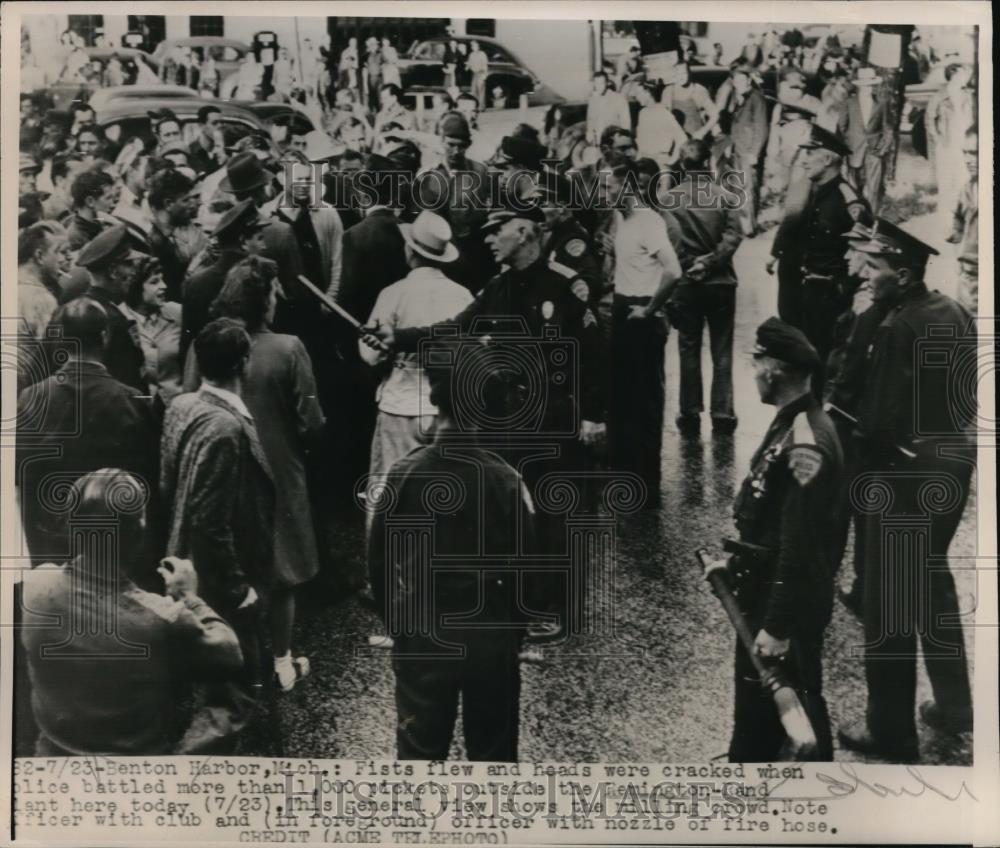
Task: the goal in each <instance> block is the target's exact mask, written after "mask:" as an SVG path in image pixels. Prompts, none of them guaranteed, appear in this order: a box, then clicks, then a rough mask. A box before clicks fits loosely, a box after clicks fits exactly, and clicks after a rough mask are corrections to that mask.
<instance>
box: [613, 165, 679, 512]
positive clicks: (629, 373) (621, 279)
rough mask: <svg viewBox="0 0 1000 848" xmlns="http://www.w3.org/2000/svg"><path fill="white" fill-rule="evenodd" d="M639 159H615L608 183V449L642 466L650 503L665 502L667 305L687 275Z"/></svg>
mask: <svg viewBox="0 0 1000 848" xmlns="http://www.w3.org/2000/svg"><path fill="white" fill-rule="evenodd" d="M638 185H639V180H638V172H637V169H636V166H635V165H634V164H633V163H632V162H625V163H623V164H620V165H617V166H615V167H614V168H613V169H612V170H611V172H610V173H609V174H608V176H607V180H606V183H605V186H606V191H607V193H608V196H607V199H608V201H609V203H610V205H611V207H612V208H613V209H614V210H615V211H614V225H615V237H614V241H615V276H614V291H615V294H614V304H613V307H612V337H611V338H612V340H611V368H612V375H613V376H612V379H611V397H610V399H609V403H608V450H609V454H610V458H611V463H612V467H614V468H615V469H616V470H619V471H630V472H633V473H635V474H638V475H639V476H640V477H641V478H642V480H643V482H644V484H645V486H646V498H645V508H646V509H651V508H656V507H657V506H659V503H660V447H661V444H662V442H663V407H664V403H665V394H664V390H665V379H664V375H663V365H664V354H665V350H666V343H667V330H668V327H667V323H666V319H665V318H664V317H663V313H662V311H661V307H663V305H664V304H665V303H666V301H667V298H668V297H669V296H670V293H671V291H673V289H674V286H675V285H676V284H677V282H678V280H679V279H680V277H681V267H680V263H679V261H678V259H677V253H676V251H675V250H674V247H673V245H672V244H671V243H670V239H669V237H668V236H667V225H666V222H665V221H664V220H663V218H662V217H661V216H660V214H659V213H658V212H656V211H654V210H652V209H649V208H647V207H646V206H644V205H642V203H643V201H642V200H641V194H640V191H639V189H638Z"/></svg>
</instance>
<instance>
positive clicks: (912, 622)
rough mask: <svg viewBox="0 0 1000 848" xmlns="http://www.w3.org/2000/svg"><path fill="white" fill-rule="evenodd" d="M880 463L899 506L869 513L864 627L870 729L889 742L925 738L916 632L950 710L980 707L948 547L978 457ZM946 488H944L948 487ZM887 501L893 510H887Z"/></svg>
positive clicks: (942, 700) (865, 522) (882, 475)
mask: <svg viewBox="0 0 1000 848" xmlns="http://www.w3.org/2000/svg"><path fill="white" fill-rule="evenodd" d="M867 470H874V471H880V470H881V471H882V472H883V473H880V474H879V479H880V485H883V486H888V487H889V490H890V492H891V496H892V498H891V510H892V512H891V514H887V511H883V512H879V513H865V514H864V516H863V517H862V523H863V525H864V529H863V536H864V546H865V562H864V581H865V582H864V593H865V594H864V599H865V603H864V611H865V616H864V629H865V646H864V649H865V677H866V679H867V681H868V709H867V716H868V727H869V730H870V731H871V733H872V734H873V736H876V737H878V738H879V739H882V740H885V741H886V743H887V744H899V745H900V746H903V745H908V744H912V743H913V742H915V741H916V738H917V728H916V721H915V718H914V706H915V702H916V687H917V640H918V639H919V640H920V645H921V648H922V650H923V654H924V662H925V664H926V666H927V676H928V677H929V678H930V682H931V687H932V689H933V691H934V698H935V700H936V701H937V703H938V704H939V705H940V707H941V708H942V709H943V710H945V711H951V710H956V711H960V710H968V709H970V708H971V705H972V697H971V693H970V689H969V675H968V668H967V664H966V655H965V644H964V641H963V638H962V626H961V622H960V619H959V606H958V597H957V594H956V592H955V580H954V578H953V577H952V574H951V571H950V569H949V567H948V561H947V555H948V546H949V545H950V544H951V540H952V538H953V537H954V535H955V531H956V530H957V529H958V525H959V522H960V521H961V518H962V512H963V510H964V508H965V503H966V500H967V499H968V495H969V487H970V483H971V476H972V465H971V464H970V463H968V462H965V461H963V460H961V459H956V458H953V457H937V456H935V457H930V458H929V457H924V456H919V457H917V458H916V459H914V460H911V461H910V462H908V463H907V465H906V468H905V472H903V473H901V472H899V471H894V470H892V469H889V470H884V469H879V468H874V469H873V468H871V467H869V468H868V469H867ZM942 492H943V494H942ZM888 509H889V507H887V508H886V510H888Z"/></svg>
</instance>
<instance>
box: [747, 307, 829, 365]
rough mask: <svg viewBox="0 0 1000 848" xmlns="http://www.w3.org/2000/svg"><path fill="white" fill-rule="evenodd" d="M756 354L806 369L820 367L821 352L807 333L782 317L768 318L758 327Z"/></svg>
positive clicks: (754, 351)
mask: <svg viewBox="0 0 1000 848" xmlns="http://www.w3.org/2000/svg"><path fill="white" fill-rule="evenodd" d="M753 355H754V356H770V357H771V358H772V359H777V360H779V361H781V362H785V363H787V364H789V365H794V366H796V367H798V368H802V369H803V370H806V371H812V370H814V369H816V368H818V367H819V365H820V359H819V354H818V353H817V352H816V348H814V347H813V346H812V345H811V344H810V343H809V339H807V338H806V336H805V333H803V332H802V331H801V330H799V329H798V328H797V327H793V326H792V325H791V324H786V323H785V322H784V321H782V320H781V319H780V318H768V319H767V320H766V321H765V322H764V323H763V324H761V325H760V326H759V327H758V328H757V344H756V346H755V347H754V349H753Z"/></svg>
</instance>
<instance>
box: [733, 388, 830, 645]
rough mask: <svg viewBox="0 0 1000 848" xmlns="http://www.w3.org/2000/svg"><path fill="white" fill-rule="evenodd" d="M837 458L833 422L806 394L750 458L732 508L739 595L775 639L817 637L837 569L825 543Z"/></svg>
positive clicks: (780, 418) (784, 409) (783, 412)
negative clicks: (751, 550) (746, 548)
mask: <svg viewBox="0 0 1000 848" xmlns="http://www.w3.org/2000/svg"><path fill="white" fill-rule="evenodd" d="M842 465H843V457H842V453H841V449H840V442H839V441H838V439H837V435H836V431H835V429H834V426H833V422H832V421H831V420H830V418H829V417H828V416H827V415H826V413H825V412H823V410H822V408H821V407H820V406H819V403H818V401H817V400H816V399H815V397H813V395H812V394H811V393H809V394H806V395H803V396H802V397H800V398H797V399H796V400H794V401H792V402H791V403H788V404H786V405H785V406H783V407H782V408H781V409H779V410H778V413H777V415H776V416H775V419H774V421H773V422H772V424H771V426H770V428H769V429H768V431H767V435H766V436H765V437H764V441H763V443H762V444H761V446H760V447H759V448H758V449H757V452H756V453H755V454H754V456H753V459H752V461H751V465H750V474H749V476H748V477H747V478H746V480H744V482H743V485H742V487H741V489H740V493H739V495H738V497H737V499H736V505H735V509H734V513H735V519H736V527H737V529H738V530H739V534H740V540H741V541H742V542H745V543H749V544H750V545H753V546H758V547H759V548H763V549H765V550H766V552H765V551H761V552H760V555H759V556H757V557H754V556H752V555H749V554H744V553H741V554H740V569H741V570H747V571H748V572H749V573H748V575H747V577H746V579H744V580H743V582H742V584H741V587H740V592H739V597H740V602H741V605H742V606H743V608H744V611H745V612H746V613H747V615H748V617H749V618H750V619H751V622H752V623H753V625H754V626H758V627H761V628H763V629H764V630H766V631H767V632H768V633H770V634H771V635H772V636H774V637H775V638H777V639H784V638H788V637H789V636H790V635H792V634H793V633H805V634H810V635H813V636H815V635H816V634H822V632H823V629H824V628H825V627H826V624H827V622H828V621H829V620H830V614H831V611H832V609H833V578H834V574H835V572H836V569H837V565H838V563H837V562H835V561H833V558H832V557H831V556H830V554H829V552H830V550H831V547H832V546H831V545H830V544H828V543H827V537H829V535H830V530H831V527H832V525H833V524H834V522H832V521H831V520H830V510H831V509H832V508H834V505H835V495H836V486H837V485H838V481H839V477H840V472H841V468H842Z"/></svg>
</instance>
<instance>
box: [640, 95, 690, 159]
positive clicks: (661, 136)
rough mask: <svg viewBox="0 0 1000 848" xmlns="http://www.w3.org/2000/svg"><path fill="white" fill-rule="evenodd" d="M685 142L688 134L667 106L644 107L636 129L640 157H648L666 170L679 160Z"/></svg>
mask: <svg viewBox="0 0 1000 848" xmlns="http://www.w3.org/2000/svg"><path fill="white" fill-rule="evenodd" d="M685 141H687V133H686V132H684V129H683V128H682V127H681V125H680V124H679V123H677V119H676V118H675V117H674V113H673V112H671V111H670V110H669V109H668V108H667V107H666V106H663V105H661V104H659V103H652V104H650V105H649V106H643V107H642V110H641V111H640V112H639V120H638V122H637V124H636V128H635V142H636V146H637V147H638V148H639V155H640V156H648V157H649V158H650V159H652V160H653V161H654V162H656V164H657V165H659V166H660V167H661V168H666V167H667V166H668V165H671V164H673V163H674V162H675V161H676V160H677V157H678V155H679V154H680V149H681V145H682V144H684V142H685Z"/></svg>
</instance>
